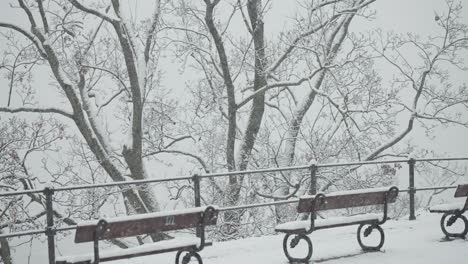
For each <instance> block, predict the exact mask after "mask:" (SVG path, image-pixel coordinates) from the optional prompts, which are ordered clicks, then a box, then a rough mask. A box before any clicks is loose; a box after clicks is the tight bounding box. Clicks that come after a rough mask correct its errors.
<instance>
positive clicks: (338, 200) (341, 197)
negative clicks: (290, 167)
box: [275, 187, 398, 263]
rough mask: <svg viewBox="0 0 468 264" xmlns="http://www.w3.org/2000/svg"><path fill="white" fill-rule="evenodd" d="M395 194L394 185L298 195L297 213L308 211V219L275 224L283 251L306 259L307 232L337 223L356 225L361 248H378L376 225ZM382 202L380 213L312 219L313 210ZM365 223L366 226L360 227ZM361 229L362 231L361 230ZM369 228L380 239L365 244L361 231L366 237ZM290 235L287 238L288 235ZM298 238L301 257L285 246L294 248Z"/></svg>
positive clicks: (304, 260)
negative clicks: (303, 253)
mask: <svg viewBox="0 0 468 264" xmlns="http://www.w3.org/2000/svg"><path fill="white" fill-rule="evenodd" d="M397 196H398V188H397V187H390V188H388V187H384V188H372V189H361V190H352V191H340V192H333V193H329V194H326V195H325V194H323V193H320V194H317V195H312V196H303V197H301V198H300V199H299V203H298V206H297V212H298V213H308V214H309V217H310V218H309V220H306V221H292V222H287V223H283V224H279V225H277V226H276V228H275V230H276V231H277V232H283V233H286V235H285V236H284V239H283V251H284V253H285V255H286V257H287V258H288V260H289V261H290V262H303V263H309V260H310V259H311V258H312V241H311V240H310V238H309V237H308V236H307V235H308V234H311V233H312V232H313V231H315V230H319V229H327V228H335V227H340V226H349V225H359V227H358V231H357V232H358V236H357V238H358V243H359V245H360V246H361V248H362V249H363V250H379V249H380V248H381V247H382V246H383V243H384V241H385V236H384V233H383V229H382V228H381V227H380V225H382V224H383V223H385V221H386V220H387V208H388V204H389V203H393V202H395V201H396V197H397ZM368 205H383V214H374V213H369V214H359V215H352V216H344V217H332V218H328V219H320V220H317V219H316V213H317V212H318V211H323V210H334V209H345V208H352V207H360V206H368ZM365 226H367V227H366V228H363V227H365ZM361 230H363V234H361ZM373 230H377V231H378V232H379V233H380V242H379V244H378V245H376V246H368V245H365V244H364V243H363V239H362V237H361V236H362V235H363V236H364V237H367V236H368V235H370V233H371V232H372V231H373ZM290 237H293V238H292V239H291V240H290V241H289V238H290ZM300 240H305V242H306V243H307V244H308V248H309V251H308V253H307V256H306V257H304V258H296V257H292V256H291V255H290V254H289V251H288V248H289V247H291V248H294V247H296V245H298V243H299V241H300Z"/></svg>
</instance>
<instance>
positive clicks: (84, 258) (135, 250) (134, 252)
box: [56, 237, 211, 264]
mask: <svg viewBox="0 0 468 264" xmlns="http://www.w3.org/2000/svg"><path fill="white" fill-rule="evenodd" d="M206 243H208V242H206ZM209 244H211V243H209ZM198 246H200V238H198V237H187V238H176V239H171V240H164V241H159V242H155V243H151V244H145V245H141V246H137V247H132V248H127V249H112V250H107V251H100V252H99V259H100V260H101V261H110V260H113V259H117V258H118V259H122V258H125V257H122V256H128V257H135V256H144V255H150V254H155V253H156V252H158V253H163V252H170V251H174V250H177V249H182V248H191V247H198ZM93 261H94V254H84V255H74V256H61V257H57V259H56V263H57V264H60V263H64V264H65V263H92V262H93Z"/></svg>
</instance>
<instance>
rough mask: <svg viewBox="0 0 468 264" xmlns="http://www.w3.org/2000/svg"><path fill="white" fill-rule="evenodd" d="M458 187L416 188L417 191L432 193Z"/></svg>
mask: <svg viewBox="0 0 468 264" xmlns="http://www.w3.org/2000/svg"><path fill="white" fill-rule="evenodd" d="M456 188H457V186H437V187H423V188H415V189H414V190H415V191H431V190H440V189H456Z"/></svg>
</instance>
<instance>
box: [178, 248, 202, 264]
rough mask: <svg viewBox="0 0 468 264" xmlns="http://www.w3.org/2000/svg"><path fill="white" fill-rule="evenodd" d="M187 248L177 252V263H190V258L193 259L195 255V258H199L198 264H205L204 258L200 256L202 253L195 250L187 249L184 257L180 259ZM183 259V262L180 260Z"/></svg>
mask: <svg viewBox="0 0 468 264" xmlns="http://www.w3.org/2000/svg"><path fill="white" fill-rule="evenodd" d="M185 251H186V250H181V251H177V254H176V259H175V263H176V264H188V263H189V262H190V260H191V259H192V257H195V259H196V260H197V262H198V264H203V260H202V258H201V257H200V255H199V254H198V253H197V252H195V251H187V254H185V256H183V257H182V260H181V259H180V256H181V255H182V252H185ZM180 261H181V262H180Z"/></svg>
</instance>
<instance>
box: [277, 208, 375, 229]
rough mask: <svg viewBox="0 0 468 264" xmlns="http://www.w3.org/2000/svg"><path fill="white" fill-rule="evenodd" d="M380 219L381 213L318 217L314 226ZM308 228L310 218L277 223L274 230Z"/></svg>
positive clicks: (349, 223) (329, 226)
mask: <svg viewBox="0 0 468 264" xmlns="http://www.w3.org/2000/svg"><path fill="white" fill-rule="evenodd" d="M379 221H382V215H381V214H372V213H371V214H358V215H353V216H345V217H331V218H327V219H319V220H315V223H314V228H315V229H316V230H318V229H326V228H333V227H338V226H346V225H356V224H360V223H364V222H368V223H377V222H379ZM308 228H310V220H304V221H291V222H287V223H283V224H279V225H277V226H276V228H275V231H276V232H283V233H287V232H302V231H304V232H305V231H306V230H307V229H308Z"/></svg>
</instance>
